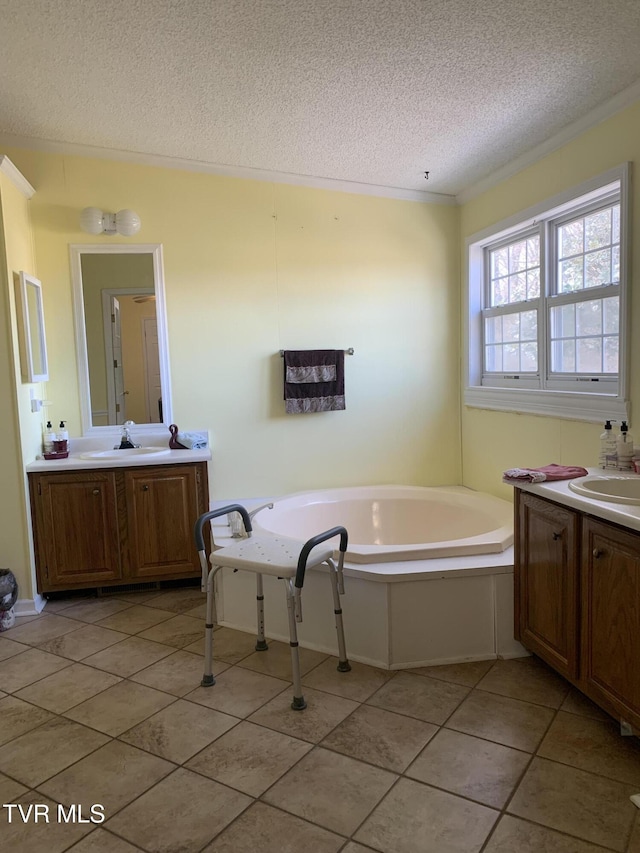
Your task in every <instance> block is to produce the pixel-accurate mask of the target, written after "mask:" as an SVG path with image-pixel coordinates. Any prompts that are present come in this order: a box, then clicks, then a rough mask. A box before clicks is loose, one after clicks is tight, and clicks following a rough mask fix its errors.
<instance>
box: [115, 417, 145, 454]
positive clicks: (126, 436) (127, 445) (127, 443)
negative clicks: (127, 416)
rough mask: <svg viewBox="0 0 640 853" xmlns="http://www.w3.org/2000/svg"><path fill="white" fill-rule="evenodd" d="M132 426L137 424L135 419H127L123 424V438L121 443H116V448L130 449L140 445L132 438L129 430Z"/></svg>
mask: <svg viewBox="0 0 640 853" xmlns="http://www.w3.org/2000/svg"><path fill="white" fill-rule="evenodd" d="M132 426H135V422H134V421H125V422H124V423H123V424H122V438H121V439H120V444H116V445H115V446H114V448H113V449H114V450H130V449H133V448H136V447H140V445H139V444H134V443H133V441H132V440H131V433H130V432H129V430H130V429H131V427H132Z"/></svg>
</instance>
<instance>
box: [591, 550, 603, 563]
mask: <svg viewBox="0 0 640 853" xmlns="http://www.w3.org/2000/svg"><path fill="white" fill-rule="evenodd" d="M603 555H604V551H603V550H602V548H594V549H593V556H594V557H595V558H596V560H597V559H598V557H602V556H603Z"/></svg>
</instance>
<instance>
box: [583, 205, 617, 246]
mask: <svg viewBox="0 0 640 853" xmlns="http://www.w3.org/2000/svg"><path fill="white" fill-rule="evenodd" d="M610 244H611V208H610V207H609V208H607V209H606V210H599V211H598V212H597V213H592V214H591V215H590V216H585V218H584V248H585V251H588V250H589V249H597V248H599V247H600V246H608V245H610Z"/></svg>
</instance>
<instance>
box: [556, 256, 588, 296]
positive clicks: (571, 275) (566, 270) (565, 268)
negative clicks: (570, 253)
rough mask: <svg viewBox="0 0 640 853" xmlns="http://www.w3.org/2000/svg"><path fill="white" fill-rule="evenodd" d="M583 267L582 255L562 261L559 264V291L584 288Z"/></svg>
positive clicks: (566, 291)
mask: <svg viewBox="0 0 640 853" xmlns="http://www.w3.org/2000/svg"><path fill="white" fill-rule="evenodd" d="M582 267H583V258H582V257H579V258H571V259H570V260H568V261H560V263H559V264H558V291H559V292H560V293H568V292H570V291H574V290H581V289H582V285H583V280H582Z"/></svg>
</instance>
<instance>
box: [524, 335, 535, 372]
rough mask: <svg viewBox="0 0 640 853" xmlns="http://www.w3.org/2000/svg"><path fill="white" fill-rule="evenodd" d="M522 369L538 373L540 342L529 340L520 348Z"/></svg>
mask: <svg viewBox="0 0 640 853" xmlns="http://www.w3.org/2000/svg"><path fill="white" fill-rule="evenodd" d="M520 359H521V364H520V370H522V371H526V372H533V373H537V371H538V344H537V343H535V342H534V341H529V342H527V343H525V344H522V347H521V348H520Z"/></svg>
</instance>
